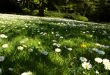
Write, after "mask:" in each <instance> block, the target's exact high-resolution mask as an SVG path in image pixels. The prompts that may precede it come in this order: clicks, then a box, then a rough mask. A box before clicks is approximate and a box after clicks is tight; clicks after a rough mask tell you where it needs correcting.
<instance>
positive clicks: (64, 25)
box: [0, 14, 110, 75]
mask: <svg viewBox="0 0 110 75" xmlns="http://www.w3.org/2000/svg"><path fill="white" fill-rule="evenodd" d="M0 16H1V17H0V74H1V75H7V74H9V75H21V73H23V72H29V71H30V72H32V73H33V75H97V74H98V72H99V75H104V74H105V75H109V74H110V71H109V70H110V69H108V70H107V69H106V68H105V67H104V64H103V63H97V62H96V61H95V60H94V59H95V58H96V57H100V58H101V59H105V58H106V59H108V60H110V58H109V57H110V54H109V53H110V25H109V24H99V23H91V22H80V21H73V20H67V19H59V18H46V17H44V18H41V17H31V16H20V15H18V16H17V15H8V14H0ZM3 34H4V35H5V37H1V35H2V36H3ZM6 36H7V37H6ZM4 44H5V47H3V45H4ZM6 44H7V45H8V46H6ZM56 48H58V49H60V50H61V51H59V52H58V51H55V49H56ZM96 50H98V51H99V52H97V51H96ZM101 52H102V53H101ZM104 53H105V54H104ZM2 56H4V60H3V57H2ZM80 57H85V58H86V59H87V62H89V63H90V64H91V65H92V68H91V69H90V70H88V67H87V66H86V67H87V68H86V69H85V68H84V67H83V66H82V64H83V62H81V60H80ZM108 67H110V66H108ZM96 71H98V72H96ZM30 75H31V74H30Z"/></svg>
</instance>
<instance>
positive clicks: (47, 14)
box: [46, 11, 65, 18]
mask: <svg viewBox="0 0 110 75" xmlns="http://www.w3.org/2000/svg"><path fill="white" fill-rule="evenodd" d="M64 15H65V14H64V13H60V12H55V11H48V12H47V13H46V16H49V17H60V18H63V17H64Z"/></svg>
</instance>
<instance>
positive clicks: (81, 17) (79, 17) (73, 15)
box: [64, 13, 88, 21]
mask: <svg viewBox="0 0 110 75" xmlns="http://www.w3.org/2000/svg"><path fill="white" fill-rule="evenodd" d="M64 18H68V19H73V20H79V21H88V18H87V17H85V16H81V15H80V14H75V13H72V14H69V13H66V14H65V16H64Z"/></svg>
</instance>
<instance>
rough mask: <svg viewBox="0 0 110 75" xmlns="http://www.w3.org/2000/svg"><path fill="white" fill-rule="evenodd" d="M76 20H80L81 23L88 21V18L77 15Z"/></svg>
mask: <svg viewBox="0 0 110 75" xmlns="http://www.w3.org/2000/svg"><path fill="white" fill-rule="evenodd" d="M75 20H79V21H88V18H87V17H85V16H81V15H76V16H75Z"/></svg>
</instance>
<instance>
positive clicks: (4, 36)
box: [0, 34, 8, 38]
mask: <svg viewBox="0 0 110 75" xmlns="http://www.w3.org/2000/svg"><path fill="white" fill-rule="evenodd" d="M7 37H8V36H6V35H5V34H0V38H7Z"/></svg>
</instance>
